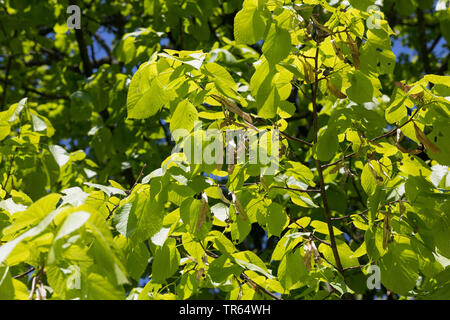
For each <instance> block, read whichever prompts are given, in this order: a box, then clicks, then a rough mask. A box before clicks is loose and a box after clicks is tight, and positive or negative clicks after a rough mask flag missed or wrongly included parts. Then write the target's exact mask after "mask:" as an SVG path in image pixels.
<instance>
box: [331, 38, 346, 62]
mask: <svg viewBox="0 0 450 320" xmlns="http://www.w3.org/2000/svg"><path fill="white" fill-rule="evenodd" d="M331 45H332V46H333V50H334V52H335V53H336V56H337V57H338V58H339V59H341V60H342V61H344V60H345V58H344V55H343V54H342V51H341V49H340V48H339V47H338V46H337V44H336V41H334V39H331Z"/></svg>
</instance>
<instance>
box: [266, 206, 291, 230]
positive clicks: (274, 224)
mask: <svg viewBox="0 0 450 320" xmlns="http://www.w3.org/2000/svg"><path fill="white" fill-rule="evenodd" d="M267 211H268V213H267V219H266V221H267V230H268V232H269V234H273V235H274V236H277V237H279V236H280V235H281V232H282V231H283V230H284V228H285V227H286V225H287V224H288V222H289V219H288V216H287V215H286V213H285V212H284V209H283V207H282V206H281V205H280V204H278V203H276V202H272V203H271V204H270V206H269V208H268V210H267Z"/></svg>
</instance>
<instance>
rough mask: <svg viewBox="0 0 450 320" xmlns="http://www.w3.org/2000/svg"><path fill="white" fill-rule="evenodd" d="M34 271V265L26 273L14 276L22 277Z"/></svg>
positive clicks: (15, 277)
mask: <svg viewBox="0 0 450 320" xmlns="http://www.w3.org/2000/svg"><path fill="white" fill-rule="evenodd" d="M33 271H34V267H31V268H30V269H28V270H27V271H25V272H24V273H21V274H18V275H17V276H14V277H13V278H14V279H20V278H22V277H25V276H26V275H28V274H30V273H32V272H33Z"/></svg>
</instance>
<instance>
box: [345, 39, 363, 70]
mask: <svg viewBox="0 0 450 320" xmlns="http://www.w3.org/2000/svg"><path fill="white" fill-rule="evenodd" d="M346 43H347V45H348V47H349V49H350V53H351V54H352V59H353V65H354V66H355V69H356V70H359V67H360V62H359V51H358V45H357V44H356V41H355V40H353V38H352V37H351V35H350V34H349V33H348V32H347V42H346Z"/></svg>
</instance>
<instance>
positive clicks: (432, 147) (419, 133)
mask: <svg viewBox="0 0 450 320" xmlns="http://www.w3.org/2000/svg"><path fill="white" fill-rule="evenodd" d="M414 131H415V133H416V138H417V140H419V141H420V142H421V143H422V144H423V145H424V146H425V148H427V149H428V150H430V151H431V152H433V153H436V154H439V153H440V152H441V149H439V148H438V147H437V146H436V145H435V144H434V143H433V142H431V141H430V139H428V137H427V135H426V134H425V133H423V132H422V130H420V129H419V127H418V126H417V125H416V124H415V123H414Z"/></svg>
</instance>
